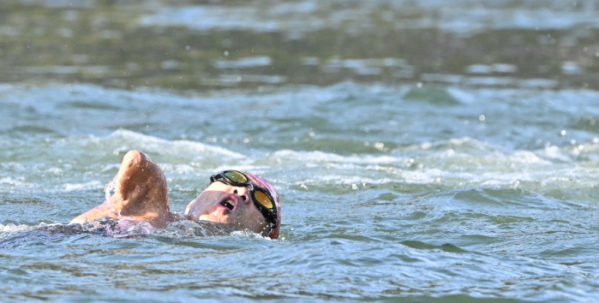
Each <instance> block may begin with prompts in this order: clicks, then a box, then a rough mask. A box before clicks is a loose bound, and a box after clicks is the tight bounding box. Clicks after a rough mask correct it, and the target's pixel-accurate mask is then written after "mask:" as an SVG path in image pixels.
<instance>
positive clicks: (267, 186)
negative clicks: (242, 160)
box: [245, 173, 281, 239]
mask: <svg viewBox="0 0 599 303" xmlns="http://www.w3.org/2000/svg"><path fill="white" fill-rule="evenodd" d="M245 174H246V175H248V176H250V177H251V178H252V179H253V180H252V181H254V182H255V183H256V184H258V185H259V186H261V187H262V188H264V189H266V190H267V191H268V193H269V194H270V195H271V196H272V197H273V198H274V199H275V201H274V202H275V205H276V207H277V227H275V229H274V230H273V231H272V232H271V233H270V238H271V239H276V238H277V237H279V230H280V228H281V201H279V195H278V194H277V191H276V190H275V187H274V186H272V184H270V182H268V180H266V179H264V178H262V177H260V176H258V175H254V174H252V173H245Z"/></svg>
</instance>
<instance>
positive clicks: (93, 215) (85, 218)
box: [69, 202, 119, 224]
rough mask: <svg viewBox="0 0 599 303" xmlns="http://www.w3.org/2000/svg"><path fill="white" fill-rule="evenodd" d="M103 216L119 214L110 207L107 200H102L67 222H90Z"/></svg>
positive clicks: (116, 216) (117, 215)
mask: <svg viewBox="0 0 599 303" xmlns="http://www.w3.org/2000/svg"><path fill="white" fill-rule="evenodd" d="M103 217H112V218H118V217H119V214H118V213H117V212H116V211H114V209H112V208H110V207H109V205H108V203H107V202H104V203H102V204H100V205H99V206H96V207H94V208H92V209H90V210H88V211H86V212H84V213H82V214H80V215H79V216H77V217H75V218H74V219H73V220H71V222H69V224H73V223H85V222H90V221H93V220H96V219H100V218H103Z"/></svg>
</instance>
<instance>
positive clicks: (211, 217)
mask: <svg viewBox="0 0 599 303" xmlns="http://www.w3.org/2000/svg"><path fill="white" fill-rule="evenodd" d="M114 182H115V193H114V195H112V196H111V197H110V199H108V200H107V201H105V202H104V203H102V204H101V205H99V206H97V207H95V208H92V209H90V210H88V211H86V212H84V213H83V214H81V215H79V216H77V217H75V218H74V219H73V220H71V222H70V223H84V222H89V221H93V220H96V219H99V218H102V217H113V218H118V217H119V213H120V216H121V217H128V218H131V219H135V220H139V221H145V222H148V223H150V224H152V226H154V227H164V226H166V225H167V224H168V223H169V222H172V221H173V220H174V218H173V216H172V214H171V212H170V208H169V203H168V195H167V193H168V191H167V184H166V178H165V177H164V174H163V173H162V171H161V170H160V168H159V167H158V166H157V165H156V164H155V163H154V162H153V161H152V159H150V157H149V156H148V155H146V154H144V153H142V152H140V151H137V150H133V151H129V152H128V153H127V154H126V155H125V157H124V158H123V162H122V163H121V168H120V169H119V172H118V174H117V175H116V177H115V179H114ZM185 215H186V219H189V220H207V221H212V222H219V223H226V224H231V225H234V226H235V228H236V229H240V230H246V229H247V230H251V231H253V232H256V233H261V234H263V235H264V236H267V235H268V223H267V222H266V219H265V218H264V216H263V215H262V214H261V213H260V211H259V210H258V209H257V208H256V206H255V205H254V202H253V201H252V198H251V196H250V193H249V191H248V190H247V188H245V187H237V186H230V185H226V184H224V183H221V182H214V183H212V184H210V186H209V187H208V188H207V189H206V190H204V191H203V192H201V193H200V195H199V196H198V197H197V198H196V199H194V200H193V201H191V203H189V205H188V206H187V209H186V210H185Z"/></svg>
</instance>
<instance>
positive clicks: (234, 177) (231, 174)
mask: <svg viewBox="0 0 599 303" xmlns="http://www.w3.org/2000/svg"><path fill="white" fill-rule="evenodd" d="M225 176H227V178H229V180H231V181H233V182H236V183H246V182H247V181H248V179H247V178H246V177H245V176H244V175H243V174H242V173H240V172H237V171H228V172H226V173H225Z"/></svg>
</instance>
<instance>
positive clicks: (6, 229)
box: [0, 223, 37, 232]
mask: <svg viewBox="0 0 599 303" xmlns="http://www.w3.org/2000/svg"><path fill="white" fill-rule="evenodd" d="M36 227H37V226H29V225H25V224H19V225H16V224H12V223H8V224H6V225H2V224H0V232H10V231H21V230H30V229H34V228H36Z"/></svg>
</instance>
